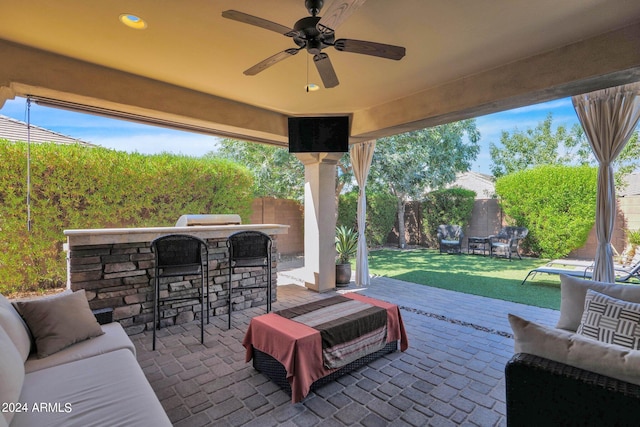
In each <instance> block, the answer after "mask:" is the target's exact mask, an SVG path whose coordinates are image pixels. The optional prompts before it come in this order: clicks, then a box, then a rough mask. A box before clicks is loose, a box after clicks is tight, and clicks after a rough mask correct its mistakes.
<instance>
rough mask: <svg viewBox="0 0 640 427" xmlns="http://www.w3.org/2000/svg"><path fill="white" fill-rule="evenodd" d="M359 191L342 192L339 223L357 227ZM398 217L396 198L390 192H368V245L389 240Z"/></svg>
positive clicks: (377, 244)
mask: <svg viewBox="0 0 640 427" xmlns="http://www.w3.org/2000/svg"><path fill="white" fill-rule="evenodd" d="M357 212H358V191H357V190H356V191H350V192H348V193H345V194H341V195H340V198H339V202H338V219H337V225H338V226H340V225H344V226H347V227H351V228H354V229H357V228H358V227H357ZM395 219H396V198H395V197H394V196H393V195H391V194H388V193H378V192H376V193H371V194H367V228H366V230H365V236H366V237H367V245H368V246H370V247H371V246H380V245H383V244H384V243H385V242H386V241H387V235H388V234H389V232H390V231H391V230H392V229H393V224H394V223H395Z"/></svg>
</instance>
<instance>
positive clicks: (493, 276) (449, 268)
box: [369, 249, 560, 310]
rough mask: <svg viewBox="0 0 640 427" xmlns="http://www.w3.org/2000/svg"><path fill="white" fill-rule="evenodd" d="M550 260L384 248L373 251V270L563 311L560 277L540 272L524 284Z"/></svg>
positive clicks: (371, 264)
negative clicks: (525, 279) (531, 273)
mask: <svg viewBox="0 0 640 427" xmlns="http://www.w3.org/2000/svg"><path fill="white" fill-rule="evenodd" d="M547 261H548V260H546V259H537V258H535V259H529V258H523V259H522V260H519V259H517V258H516V259H514V260H512V261H509V260H507V259H504V258H489V257H488V256H480V255H466V254H463V255H446V254H439V253H438V251H437V250H430V249H415V250H403V251H400V250H392V249H382V250H377V251H371V253H370V255H369V271H370V273H372V274H376V275H379V276H385V277H391V278H394V279H398V280H404V281H407V282H413V283H419V284H421V285H427V286H433V287H436V288H442V289H449V290H452V291H458V292H464V293H468V294H474V295H482V296H485V297H489V298H495V299H502V300H506V301H513V302H519V303H523V304H528V305H533V306H537V307H544V308H553V309H556V310H559V309H560V278H559V276H557V275H546V274H539V275H537V276H536V278H535V279H534V280H533V281H527V283H525V284H524V285H522V286H521V285H520V283H522V280H523V279H524V278H525V277H526V275H527V273H528V272H529V270H531V269H534V268H536V267H539V266H541V265H544V264H545V263H546V262H547Z"/></svg>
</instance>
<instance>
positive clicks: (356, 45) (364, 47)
mask: <svg viewBox="0 0 640 427" xmlns="http://www.w3.org/2000/svg"><path fill="white" fill-rule="evenodd" d="M334 47H335V48H336V49H337V50H340V51H342V52H351V53H361V54H363V55H371V56H379V57H380V58H387V59H395V60H396V61H397V60H399V59H402V58H403V57H404V55H405V53H406V49H405V48H404V47H402V46H393V45H390V44H383V43H376V42H368V41H364V40H351V39H338V40H336V41H335V44H334Z"/></svg>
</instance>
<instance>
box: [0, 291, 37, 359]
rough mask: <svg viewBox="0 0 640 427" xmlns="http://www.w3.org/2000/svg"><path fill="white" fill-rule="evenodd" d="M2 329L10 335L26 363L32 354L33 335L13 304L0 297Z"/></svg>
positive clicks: (0, 324) (0, 323)
mask: <svg viewBox="0 0 640 427" xmlns="http://www.w3.org/2000/svg"><path fill="white" fill-rule="evenodd" d="M0 327H1V328H3V329H4V331H5V332H6V333H7V335H9V338H11V341H12V342H13V345H15V347H16V349H17V350H18V353H20V356H21V357H22V361H23V362H24V361H25V360H27V358H28V357H29V353H31V333H30V332H29V328H28V327H27V324H26V323H24V320H22V317H20V315H19V314H18V312H17V311H16V309H15V308H14V307H13V305H11V302H10V301H9V300H8V299H6V298H5V297H4V296H3V295H0Z"/></svg>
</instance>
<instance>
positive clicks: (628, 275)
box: [521, 254, 640, 285]
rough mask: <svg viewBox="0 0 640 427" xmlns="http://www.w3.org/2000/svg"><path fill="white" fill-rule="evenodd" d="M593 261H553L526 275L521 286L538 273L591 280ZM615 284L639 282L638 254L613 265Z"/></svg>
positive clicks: (639, 260) (639, 266)
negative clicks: (630, 281)
mask: <svg viewBox="0 0 640 427" xmlns="http://www.w3.org/2000/svg"><path fill="white" fill-rule="evenodd" d="M556 265H564V266H565V267H564V268H560V267H556ZM593 265H594V262H593V261H579V260H564V261H563V260H553V261H550V262H548V263H547V264H545V265H543V266H542V267H538V268H534V269H533V270H531V271H529V273H527V277H525V278H524V280H523V281H522V283H521V285H524V283H525V282H526V281H527V279H529V277H531V278H532V279H533V278H534V277H535V275H536V274H538V273H545V274H566V275H568V276H575V277H582V278H585V279H591V278H592V277H593ZM613 268H614V270H615V275H616V277H615V280H616V282H628V281H629V280H631V279H632V278H634V277H635V278H636V279H638V280H640V254H638V255H636V256H635V257H634V258H633V259H632V260H631V261H630V262H629V263H628V264H625V265H622V264H614V265H613Z"/></svg>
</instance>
